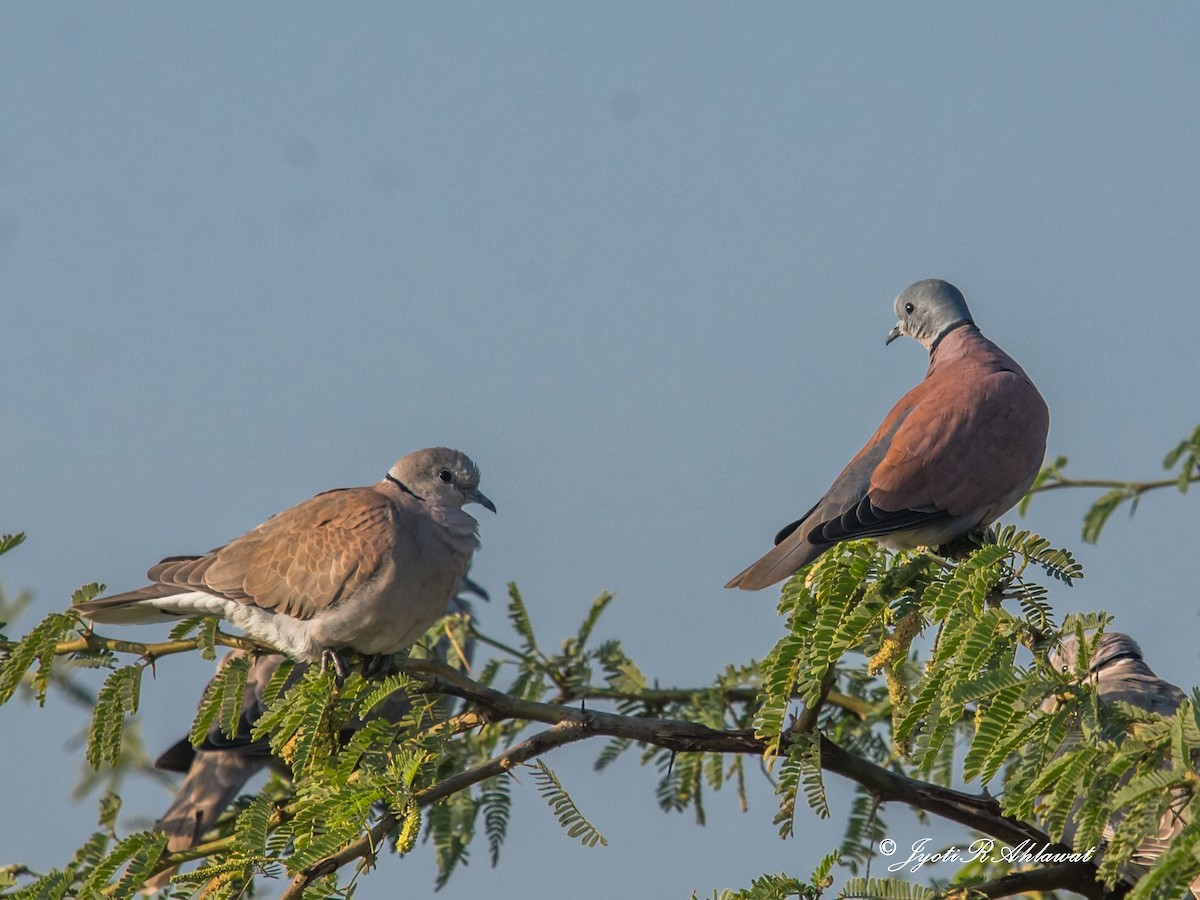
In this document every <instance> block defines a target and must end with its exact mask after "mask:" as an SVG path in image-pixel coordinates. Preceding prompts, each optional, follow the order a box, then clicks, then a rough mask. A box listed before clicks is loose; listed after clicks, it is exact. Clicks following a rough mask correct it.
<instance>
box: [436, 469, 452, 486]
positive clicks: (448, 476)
mask: <svg viewBox="0 0 1200 900" xmlns="http://www.w3.org/2000/svg"><path fill="white" fill-rule="evenodd" d="M438 478H440V479H442V482H443V483H444V484H449V483H450V482H452V481H453V480H454V473H453V472H451V471H450V470H449V469H442V471H440V472H438Z"/></svg>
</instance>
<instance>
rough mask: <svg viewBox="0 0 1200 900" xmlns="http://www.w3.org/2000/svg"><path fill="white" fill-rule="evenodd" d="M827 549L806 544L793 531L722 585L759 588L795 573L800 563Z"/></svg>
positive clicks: (807, 561)
mask: <svg viewBox="0 0 1200 900" xmlns="http://www.w3.org/2000/svg"><path fill="white" fill-rule="evenodd" d="M828 549H829V545H828V544H824V545H816V544H810V543H809V542H808V541H806V540H805V539H804V538H803V537H801V536H800V534H799V533H798V532H793V533H792V534H791V535H789V536H788V537H787V538H785V539H784V541H783V542H782V543H780V544H778V545H776V546H775V547H774V548H772V550H771V551H770V552H769V553H767V554H766V555H765V556H764V557H763V558H762V559H760V560H758V561H757V562H756V563H754V564H753V565H751V566H750V567H749V568H747V569H744V570H743V571H741V572H739V573H738V574H737V575H735V576H733V578H731V579H729V583H728V584H726V585H725V587H727V588H741V589H742V590H743V591H758V590H762V589H763V588H765V587H770V586H771V585H773V584H775V583H776V582H779V581H783V579H785V578H787V577H788V576H789V575H793V574H795V573H796V571H797V570H799V569H800V567H801V566H804V565H807V564H808V563H810V562H812V561H813V560H814V559H816V558H817V557H818V556H820V555H821V554H822V553H824V552H825V551H826V550H828Z"/></svg>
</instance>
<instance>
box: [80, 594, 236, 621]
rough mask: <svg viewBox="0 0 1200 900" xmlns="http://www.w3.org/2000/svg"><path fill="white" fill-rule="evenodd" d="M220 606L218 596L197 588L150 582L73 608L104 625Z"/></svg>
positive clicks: (201, 612) (213, 609) (198, 613)
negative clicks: (191, 589)
mask: <svg viewBox="0 0 1200 900" xmlns="http://www.w3.org/2000/svg"><path fill="white" fill-rule="evenodd" d="M209 607H211V608H209ZM223 607H224V601H223V600H222V599H221V598H218V597H213V596H211V595H208V594H204V593H203V592H200V591H179V590H177V589H176V590H175V591H170V590H167V589H164V588H163V587H162V586H161V585H150V586H148V587H145V588H142V589H141V590H137V591H129V592H127V593H124V594H114V595H113V596H112V597H101V598H99V599H98V600H88V601H87V602H86V603H79V604H77V605H76V606H74V607H72V609H74V610H75V611H76V612H77V613H79V614H80V615H81V616H83V617H84V618H85V619H91V620H92V621H93V622H99V623H101V624H103V625H147V624H153V623H155V622H163V621H166V620H167V619H169V618H173V617H176V618H177V617H179V616H203V615H220V614H221V612H222V609H223Z"/></svg>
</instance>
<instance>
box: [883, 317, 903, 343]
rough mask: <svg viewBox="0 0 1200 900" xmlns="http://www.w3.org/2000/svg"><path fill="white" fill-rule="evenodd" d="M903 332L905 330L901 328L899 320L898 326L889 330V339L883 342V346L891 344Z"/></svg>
mask: <svg viewBox="0 0 1200 900" xmlns="http://www.w3.org/2000/svg"><path fill="white" fill-rule="evenodd" d="M903 333H904V332H903V331H901V330H900V323H899V322H897V323H896V327H895V328H893V329H892V330H891V331H889V332H888V336H887V340H886V341H884V342H883V346H885V347H886V346H887V345H888V344H890V343H891V342H892V341H894V340H895V339H896V338H898V337H900V335H902V334H903Z"/></svg>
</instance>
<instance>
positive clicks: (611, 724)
mask: <svg viewBox="0 0 1200 900" xmlns="http://www.w3.org/2000/svg"><path fill="white" fill-rule="evenodd" d="M402 669H403V670H404V671H405V672H406V673H407V674H409V675H413V676H415V677H417V678H419V679H420V680H421V681H423V682H425V683H426V684H427V685H428V686H429V690H430V691H431V692H435V693H445V694H451V695H453V696H455V697H460V698H462V699H464V700H467V701H468V702H470V703H472V704H474V705H476V706H478V707H482V708H484V709H486V710H487V711H488V714H489V716H490V718H491V719H492V720H493V721H495V720H497V719H518V720H526V721H532V722H542V723H545V724H548V725H550V726H551V727H550V728H548V729H547V730H545V731H542V732H539V733H538V734H536V735H534V736H533V737H531V738H529V739H527V740H525V741H522V742H521V743H520V744H517V745H515V746H514V747H512V748H511V749H509V750H508V751H506V752H505V753H502V754H500V755H499V756H496V757H493V758H492V759H490V760H488V761H487V762H485V763H482V764H481V765H479V766H476V767H475V768H473V769H470V770H468V771H467V772H463V773H462V774H460V775H456V776H454V777H452V778H450V779H447V780H446V781H444V782H441V783H439V784H437V785H434V786H432V787H430V788H427V789H425V790H424V791H421V792H419V793H417V794H415V795H414V797H413V799H414V801H416V802H417V803H418V804H419V805H425V804H428V803H432V802H434V801H436V800H440V799H442V798H443V797H446V796H449V795H450V794H453V793H454V792H456V791H459V790H462V789H464V788H466V787H469V786H470V785H472V784H476V783H478V782H479V781H482V780H484V779H486V778H490V777H492V776H494V775H499V774H502V773H503V772H506V771H508V769H510V768H511V767H512V766H513V765H516V764H517V763H519V762H524V761H526V760H528V759H532V758H534V757H536V756H539V755H541V754H542V753H545V752H547V751H548V750H551V749H553V748H554V747H557V746H561V745H562V744H566V743H570V742H573V741H578V740H582V739H584V738H587V737H591V736H595V735H605V736H609V737H621V738H628V739H630V740H633V741H636V742H638V743H643V744H652V745H654V746H657V747H662V748H664V749H666V750H671V751H673V752H675V753H694V752H705V753H747V754H750V753H752V754H756V755H760V756H761V755H762V754H763V753H764V752H765V750H766V746H767V744H766V741H764V740H763V739H762V738H759V737H756V736H755V734H754V732H753V731H751V730H749V729H738V730H730V731H719V730H716V729H713V728H708V727H707V726H704V725H697V724H695V723H694V722H684V721H680V720H675V719H659V718H653V717H641V716H638V717H631V716H622V715H618V714H616V713H608V712H600V711H596V710H587V709H574V708H568V707H564V706H559V705H555V704H550V703H540V702H537V701H534V700H523V699H521V698H519V697H512V696H510V695H508V694H505V693H502V692H501V691H497V690H494V689H493V688H489V687H485V686H484V685H481V684H479V683H478V682H475V681H472V680H471V679H470V678H468V677H466V676H465V675H463V674H462V673H460V672H457V671H455V670H454V669H451V668H450V667H449V666H446V665H444V664H442V663H439V662H436V661H434V660H427V659H422V660H409V661H407V662H406V663H404V665H403V666H402ZM821 766H822V767H823V768H825V769H827V770H828V771H830V772H833V773H834V774H836V775H841V776H842V777H844V778H847V779H849V780H851V781H854V782H856V783H857V784H859V785H862V786H863V787H864V788H866V789H867V790H868V791H870V792H871V793H872V794H873V795H874V796H875V797H876V798H877V799H878V800H879V801H880V802H888V801H894V802H900V803H904V804H906V805H908V806H911V807H914V808H916V809H921V810H924V811H926V812H930V813H933V814H935V815H937V816H940V817H942V818H944V819H947V820H949V821H952V822H957V823H958V824H960V825H965V826H967V827H969V828H973V829H975V830H977V831H981V832H983V833H985V834H989V835H991V836H992V837H994V838H997V839H999V840H1001V841H1005V842H1007V843H1009V844H1020V843H1022V842H1025V841H1032V842H1034V843H1035V844H1036V845H1037V846H1041V845H1043V844H1046V845H1049V848H1050V850H1051V852H1063V853H1069V852H1070V850H1069V848H1067V847H1065V846H1062V845H1059V844H1053V843H1052V842H1051V841H1050V838H1049V836H1048V835H1046V834H1045V833H1044V832H1042V831H1041V830H1039V829H1038V828H1035V827H1034V826H1033V825H1030V824H1029V823H1027V822H1022V821H1021V820H1019V819H1016V818H1013V817H1012V816H1007V815H1005V814H1004V813H1003V812H1002V811H1001V809H1000V804H999V802H998V801H997V800H996V799H995V798H994V797H992V796H990V795H988V794H968V793H965V792H963V791H956V790H953V789H951V788H946V787H941V786H940V785H935V784H931V783H929V782H924V781H920V780H918V779H914V778H909V777H908V776H905V775H901V774H899V773H898V772H893V771H890V770H888V769H885V768H883V767H882V766H878V765H876V764H875V763H873V762H870V761H869V760H866V759H863V758H861V757H859V756H857V755H855V754H853V753H850V752H849V751H847V750H845V749H843V748H842V747H840V746H839V745H838V744H835V743H834V742H833V741H831V740H829V739H828V738H826V737H824V736H823V735H822V736H821ZM398 825H399V820H398V819H396V818H395V817H394V816H391V815H387V816H385V817H384V818H383V819H382V820H381V821H380V822H379V823H378V824H376V826H375V827H374V828H372V829H371V830H370V832H368V833H367V834H366V835H364V836H363V837H362V838H360V839H359V840H357V841H355V842H353V843H351V844H349V845H347V846H346V847H344V848H342V850H340V851H338V852H337V853H335V854H331V855H330V856H328V857H326V858H325V859H322V860H320V861H318V862H317V863H314V864H313V865H311V866H308V867H307V868H305V869H304V870H303V871H301V872H300V873H299V874H297V875H296V877H295V878H294V879H293V880H292V883H291V884H290V885H289V887H288V889H287V891H286V892H285V893H284V894H283V898H282V900H294V898H298V897H300V896H301V894H302V893H303V890H304V887H305V886H306V885H308V884H311V883H312V882H313V881H315V880H316V879H318V878H322V877H324V876H326V875H329V874H331V873H332V872H334V871H336V870H337V869H338V868H340V867H341V866H343V865H346V864H347V863H349V862H351V861H353V860H355V859H359V858H363V859H372V858H373V856H374V850H375V848H376V847H378V846H379V845H380V844H381V843H382V842H383V841H384V840H386V838H387V837H388V835H390V834H391V833H392V831H394V830H395V829H396V827H397V826H398ZM1075 867H1076V868H1075V869H1073V870H1072V871H1071V873H1070V877H1071V879H1072V882H1071V884H1069V885H1068V884H1065V883H1064V884H1059V885H1058V886H1060V887H1064V888H1069V889H1070V890H1073V891H1075V892H1077V893H1079V894H1082V895H1083V896H1085V897H1088V898H1089V900H1109V898H1112V897H1114V896H1119V894H1114V893H1112V892H1109V891H1106V890H1105V888H1104V885H1103V884H1102V883H1101V882H1100V881H1099V880H1097V877H1096V867H1095V865H1093V864H1092V863H1078V864H1075ZM1046 877H1050V876H1046ZM1054 877H1058V878H1063V877H1066V875H1065V874H1063V873H1056V874H1055V876H1054ZM991 896H1005V895H1004V894H995V895H991Z"/></svg>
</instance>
